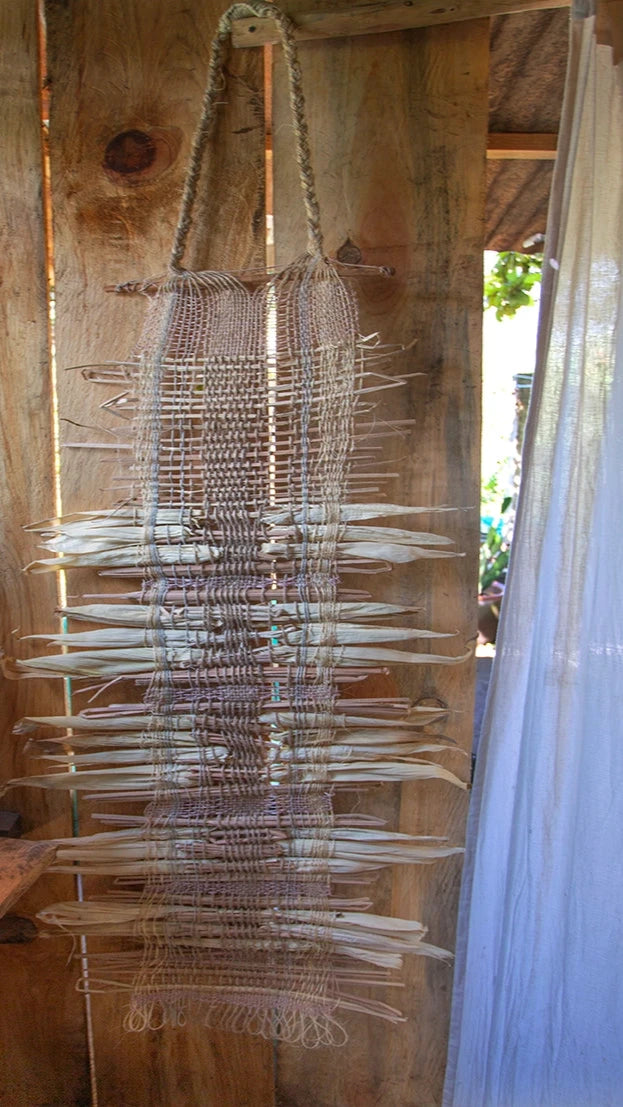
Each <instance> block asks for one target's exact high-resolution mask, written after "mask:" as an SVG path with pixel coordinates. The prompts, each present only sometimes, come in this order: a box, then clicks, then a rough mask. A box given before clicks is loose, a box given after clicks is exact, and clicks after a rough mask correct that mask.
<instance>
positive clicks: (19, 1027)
mask: <svg viewBox="0 0 623 1107" xmlns="http://www.w3.org/2000/svg"><path fill="white" fill-rule="evenodd" d="M0 43H1V44H2V49H1V53H0V67H1V70H0V71H1V75H2V76H1V82H2V88H3V90H4V97H3V159H2V175H1V176H0V227H1V228H2V230H1V232H0V233H1V234H2V286H3V287H2V296H1V298H0V334H1V336H2V408H1V416H0V418H1V420H2V443H1V448H0V638H1V641H2V645H3V648H4V649H5V650H6V649H10V648H11V642H12V641H14V642H15V651H16V652H17V651H18V650H19V652H20V653H21V654H22V656H23V655H24V653H26V652H27V649H28V643H18V642H17V641H16V639H15V637H14V635H15V632H16V631H17V634H18V635H23V634H29V633H32V632H33V631H35V630H39V631H42V630H45V629H50V630H55V629H57V627H56V626H55V623H56V620H55V618H54V607H55V603H56V585H55V581H54V579H52V578H50V579H43V578H42V577H38V578H36V579H35V580H28V579H27V578H26V577H25V576H24V574H23V572H22V567H23V565H24V564H25V563H26V562H27V561H28V560H30V540H29V538H28V537H27V536H26V535H25V534H24V531H23V529H22V528H23V527H24V526H25V525H26V524H27V523H29V522H31V521H32V520H33V519H37V518H39V519H40V518H45V517H46V516H49V515H51V514H53V513H54V454H53V446H52V416H51V396H50V364H49V350H48V314H47V290H46V258H45V241H44V223H43V209H42V158H41V113H40V106H39V73H38V61H37V12H36V5H35V4H34V3H33V2H32V0H14V2H11V3H10V4H3V5H2V6H1V7H0ZM62 705H63V694H62V688H55V689H52V688H50V687H49V685H47V686H46V682H39V681H36V682H35V681H32V682H26V683H24V684H18V683H13V682H9V681H3V686H2V695H1V696H0V720H1V722H0V726H1V732H0V780H2V781H5V780H7V779H9V778H11V777H15V776H21V775H22V774H24V773H26V772H28V761H27V759H26V758H25V757H24V756H23V753H22V743H21V741H20V740H19V739H17V738H15V737H14V736H13V734H12V728H13V725H14V724H15V722H16V721H17V719H19V718H20V716H22V715H25V714H28V712H34V711H35V710H36V708H37V707H38V708H39V709H40V711H41V712H43V713H45V712H49V713H50V714H54V713H55V712H58V711H62ZM5 804H6V805H7V806H9V807H11V808H14V809H16V810H17V811H18V812H19V813H20V815H21V824H22V829H23V832H24V834H26V835H28V836H29V837H33V836H34V837H42V838H47V837H53V836H54V835H64V834H69V833H71V819H70V805H69V799H68V797H67V796H61V795H59V794H57V793H54V792H52V793H49V794H44V793H41V792H38V791H37V790H35V789H28V788H24V789H19V790H16V791H13V792H11V794H10V796H9V797H7V800H6V801H3V806H4V805H5ZM9 829H10V827H9ZM2 842H3V843H4V844H5V845H6V848H7V850H8V849H11V850H12V851H13V853H15V851H16V850H17V851H18V852H20V853H21V854H22V855H23V854H24V853H25V852H30V853H31V854H32V853H33V851H34V852H35V853H36V852H37V851H39V850H45V848H46V847H45V846H40V845H35V844H34V843H32V842H25V841H24V842H14V843H12V844H9V843H10V839H8V838H2ZM22 860H23V857H22ZM0 866H1V867H2V869H3V872H4V877H5V882H6V881H7V880H8V881H9V882H10V874H9V873H8V870H7V866H6V865H2V863H1V862H0ZM31 871H32V870H31ZM22 876H23V874H22ZM13 877H14V878H17V884H16V883H15V880H14V881H13V896H12V897H11V898H14V894H15V893H16V892H17V891H24V885H23V883H22V884H21V887H20V878H19V877H18V874H16V873H15V871H14V872H13ZM5 891H8V889H7V888H6V883H5ZM73 894H74V893H73V882H72V881H71V880H70V879H69V878H67V877H62V878H60V877H54V878H52V877H48V876H44V877H42V878H41V879H40V881H39V882H38V883H37V884H36V885H35V886H34V887H33V888H32V889H31V890H30V891H29V892H28V893H27V894H26V895H25V896H23V895H21V896H20V898H19V911H20V913H21V914H23V915H34V914H36V912H37V910H38V909H39V908H40V907H42V906H43V905H44V904H45V903H49V902H51V901H53V900H55V899H59V898H66V897H70V896H72V895H73ZM5 904H6V906H8V905H9V903H8V900H7V901H5ZM0 978H1V979H2V1003H1V1004H0V1040H2V1042H3V1048H2V1057H1V1059H0V1101H1V1102H2V1103H3V1104H6V1105H7V1107H18V1105H20V1104H24V1103H33V1104H34V1103H53V1102H57V1103H60V1102H61V1101H63V1102H66V1103H68V1104H70V1103H71V1104H73V1103H76V1104H77V1103H79V1102H83V1101H84V1096H85V1094H88V1066H87V1049H86V1038H85V1034H84V1018H83V1004H82V1000H81V999H80V996H78V995H77V993H76V992H75V991H74V984H75V979H76V969H75V966H74V965H70V964H68V963H67V950H66V949H62V948H61V947H60V946H59V945H53V944H51V943H49V942H42V941H40V942H34V943H31V944H26V945H20V944H18V945H14V944H9V945H5V944H2V945H0ZM59 1057H62V1058H63V1063H62V1065H59V1064H58V1060H59Z"/></svg>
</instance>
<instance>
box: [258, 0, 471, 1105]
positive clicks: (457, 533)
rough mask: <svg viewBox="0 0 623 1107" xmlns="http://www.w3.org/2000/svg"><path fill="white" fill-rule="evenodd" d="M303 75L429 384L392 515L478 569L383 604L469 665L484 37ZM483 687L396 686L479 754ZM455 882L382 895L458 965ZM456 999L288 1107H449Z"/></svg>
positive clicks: (373, 316)
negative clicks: (474, 736) (442, 536)
mask: <svg viewBox="0 0 623 1107" xmlns="http://www.w3.org/2000/svg"><path fill="white" fill-rule="evenodd" d="M316 7H317V8H319V7H320V5H316ZM313 9H314V4H313V3H311V4H310V3H309V0H300V2H299V0H296V2H294V0H293V2H292V3H290V4H288V10H289V11H290V12H291V13H292V14H293V15H294V17H296V12H297V11H298V10H313ZM275 58H276V64H275V68H274V161H275V238H276V251H277V263H278V264H280V263H284V262H285V261H287V260H289V259H290V258H291V257H292V256H294V255H295V254H296V253H298V252H301V251H302V250H303V249H304V246H305V241H304V228H303V221H302V215H301V210H300V200H299V195H298V191H297V187H296V167H295V164H294V159H293V156H292V135H291V128H290V125H289V118H288V109H287V97H286V86H285V78H284V72H283V67H282V62H281V59H280V57H279V52H278V51H275ZM301 64H302V68H303V78H304V84H305V90H306V95H307V101H308V108H309V121H310V129H311V139H312V146H313V154H314V160H315V165H316V171H317V176H318V190H319V199H320V205H321V210H322V213H323V216H324V230H325V239H326V247H327V252H328V253H329V254H331V255H333V256H335V255H336V253H338V251H339V250H340V248H341V247H343V246H344V245H345V243H347V241H348V247H347V248H348V250H349V252H350V255H351V258H350V259H352V257H353V256H354V257H356V255H357V252H358V253H359V254H360V256H361V260H362V261H363V262H364V263H368V264H375V265H390V266H394V268H395V270H396V275H395V277H394V278H393V279H391V280H385V281H373V280H370V279H367V280H365V281H361V282H360V289H361V298H362V321H361V325H362V332H363V333H364V334H368V333H370V332H372V331H379V332H380V333H381V335H382V337H383V338H385V339H387V340H388V341H393V342H395V341H398V342H404V343H408V342H411V340H412V339H413V338H417V343H416V345H415V347H414V349H413V351H412V352H409V353H407V354H405V355H403V357H404V359H405V360H404V361H403V362H401V368H404V369H405V370H407V371H413V372H421V373H422V374H424V375H423V376H422V377H416V378H414V379H413V382H412V385H411V387H410V388H409V389H405V390H400V391H398V390H396V391H394V392H390V393H386V394H385V395H388V396H389V397H390V398H389V399H388V400H386V401H383V403H382V404H380V405H379V407H378V409H377V416H378V418H379V419H380V420H382V419H386V420H388V421H391V420H392V419H401V418H402V419H405V418H415V420H416V426H415V428H414V430H413V433H412V434H411V436H410V437H409V438H408V439H407V440H400V439H398V440H396V442H395V444H394V446H393V447H392V448H391V449H392V450H393V456H394V457H395V458H396V459H397V460H398V459H399V465H398V467H399V468H400V471H401V476H400V479H399V480H398V481H397V482H396V485H395V488H394V490H393V491H392V496H391V498H392V499H394V498H395V502H397V503H405V504H409V503H413V504H431V505H435V504H436V505H441V504H451V505H454V506H456V507H458V508H459V510H458V511H457V512H456V513H454V514H453V515H447V516H445V517H443V516H442V517H441V518H442V520H443V521H442V523H441V524H440V521H439V517H438V518H437V519H435V517H431V520H430V521H431V524H432V526H433V528H434V527H435V526H436V527H439V526H440V525H441V526H442V528H443V529H444V530H446V531H448V532H450V533H451V534H452V536H453V537H454V538H455V539H456V542H457V546H458V548H459V549H461V550H463V551H465V554H466V556H465V558H464V559H462V560H460V561H454V562H445V563H443V566H442V567H439V565H437V566H436V567H435V568H434V569H432V571H430V572H429V571H427V570H422V568H421V567H419V566H416V567H415V568H406V567H405V568H401V569H396V570H394V571H393V572H392V574H390V575H389V577H388V578H387V579H386V582H385V584H384V586H383V592H382V595H379V596H378V597H377V598H382V599H396V600H398V601H400V602H403V603H404V602H407V603H408V602H411V603H413V602H415V603H418V604H420V605H421V607H422V609H423V611H422V617H423V618H424V619H425V620H426V623H427V624H428V625H432V626H434V627H436V628H438V629H440V630H442V631H456V632H457V634H458V637H457V639H456V647H457V649H462V648H463V647H464V646H465V644H466V643H467V642H469V641H473V640H474V638H475V634H476V627H475V624H476V581H477V568H476V565H477V544H478V516H479V511H478V506H477V505H478V503H479V438H480V342H481V312H482V252H483V222H484V179H485V178H484V173H485V155H486V136H487V72H488V23H487V21H477V22H471V23H469V22H468V23H462V24H456V25H454V26H449V27H436V28H430V29H425V30H419V31H406V32H402V33H396V34H393V33H392V34H385V35H378V36H373V35H369V36H364V37H361V38H350V39H340V40H333V41H325V42H321V43H314V44H301ZM353 247H354V248H355V254H354V255H353ZM350 259H349V260H350ZM388 456H390V455H389V454H388ZM391 468H392V469H395V468H396V465H395V464H392V466H391ZM405 525H408V522H406V523H405ZM354 579H356V578H354ZM377 580H378V578H377ZM361 584H362V586H364V587H365V583H364V582H363V581H362V582H361ZM473 678H474V674H473V665H472V664H470V663H468V664H466V665H465V666H462V667H460V668H454V669H446V670H440V671H433V670H430V671H429V672H428V673H427V674H426V676H424V677H422V674H421V672H419V673H416V674H413V675H409V674H403V673H401V674H399V677H398V679H399V686H400V688H401V689H402V691H403V693H404V692H406V693H408V694H409V695H411V696H412V697H413V699H414V700H416V701H418V700H420V701H422V700H433V701H440V702H442V703H443V704H446V705H447V706H448V709H449V712H450V714H449V719H448V722H447V723H446V724H444V729H445V730H446V732H447V733H450V734H451V735H452V736H453V737H455V738H456V739H458V740H459V742H460V743H461V745H462V746H463V748H464V749H467V748H468V746H469V743H470V740H471V716H472V708H473ZM447 763H448V764H450V762H447ZM468 764H469V762H468V759H467V758H465V756H464V755H461V754H460V753H457V754H455V755H453V760H452V763H451V767H452V768H453V769H454V770H455V771H457V772H459V773H461V774H462V775H464V776H467V774H468ZM365 803H366V808H367V807H368V800H367V799H366V801H365ZM374 810H375V813H376V814H381V815H384V816H385V817H386V818H387V819H388V820H389V821H390V822H391V824H392V825H394V826H395V825H399V827H400V829H401V830H404V831H411V832H415V833H429V834H447V835H448V836H449V838H450V840H451V841H453V842H457V841H462V839H463V834H464V820H465V814H466V803H465V798H464V797H463V796H462V795H457V793H456V791H453V790H452V789H451V788H450V787H449V786H448V785H446V784H444V783H440V782H431V783H425V784H416V785H405V786H404V787H403V788H402V789H392V788H388V789H384V790H383V791H382V792H379V793H378V798H377V800H376V801H375V807H374ZM459 879H460V866H459V864H458V863H457V862H456V861H455V860H447V861H444V862H440V863H439V864H437V865H436V866H432V867H422V868H420V869H419V870H417V869H413V868H408V867H406V866H405V867H403V868H399V867H398V868H396V871H395V873H394V879H393V884H391V882H390V881H389V880H387V879H385V880H383V881H382V882H381V884H380V888H379V901H378V902H379V905H380V907H381V908H385V909H387V908H390V909H391V908H393V912H394V913H395V914H396V915H399V916H403V917H406V918H410V917H415V918H418V919H420V920H422V921H424V922H425V923H426V924H427V925H428V926H429V933H430V939H431V941H433V942H436V943H438V944H440V945H445V946H446V947H447V948H452V947H453V941H454V927H455V918H456V910H457V898H458V887H459ZM451 984H452V970H451V968H450V967H449V966H447V965H444V964H441V963H438V962H427V961H426V960H425V959H423V958H420V959H418V958H416V959H414V961H413V962H412V963H411V964H410V966H409V967H408V970H407V974H406V988H405V990H404V991H403V992H400V993H391V994H389V995H388V1000H389V1001H390V1002H395V1001H398V1004H399V1005H400V1006H402V1008H403V1009H404V1012H405V1014H406V1015H407V1016H408V1021H407V1022H405V1023H404V1024H403V1025H401V1026H398V1027H394V1026H387V1027H386V1026H385V1025H384V1024H378V1023H374V1024H372V1023H371V1021H369V1020H364V1019H358V1020H357V1021H355V1020H354V1019H353V1022H352V1025H351V1041H350V1043H349V1044H348V1045H347V1046H346V1047H345V1048H344V1049H342V1050H338V1051H330V1050H318V1051H316V1052H314V1054H313V1055H305V1054H303V1052H302V1051H301V1050H297V1049H295V1048H293V1047H286V1046H282V1047H279V1049H278V1051H277V1101H278V1102H283V1103H287V1104H288V1107H303V1105H310V1107H311V1105H312V1104H313V1107H351V1105H352V1107H368V1105H370V1107H371V1105H372V1104H381V1103H383V1104H392V1107H407V1105H408V1107H433V1105H434V1104H437V1103H439V1102H440V1098H441V1090H442V1084H443V1071H444V1064H445V1050H446V1039H447V1025H448V1015H449V1000H450V990H451Z"/></svg>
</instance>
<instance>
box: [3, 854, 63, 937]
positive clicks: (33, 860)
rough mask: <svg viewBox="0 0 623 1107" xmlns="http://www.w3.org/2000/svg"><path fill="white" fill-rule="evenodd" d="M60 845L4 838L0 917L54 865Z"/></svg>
mask: <svg viewBox="0 0 623 1107" xmlns="http://www.w3.org/2000/svg"><path fill="white" fill-rule="evenodd" d="M55 854H56V846H54V845H51V844H50V842H27V841H24V839H22V838H3V839H1V840H0V918H2V916H3V915H5V914H6V912H7V911H8V910H9V908H10V907H12V906H13V904H14V903H16V902H17V900H18V899H19V898H20V896H22V895H23V894H24V892H26V891H28V889H29V888H30V886H31V884H34V882H35V880H36V879H37V877H38V876H40V875H41V873H42V872H44V870H45V869H47V868H48V866H49V865H51V864H52V861H53V860H54V856H55Z"/></svg>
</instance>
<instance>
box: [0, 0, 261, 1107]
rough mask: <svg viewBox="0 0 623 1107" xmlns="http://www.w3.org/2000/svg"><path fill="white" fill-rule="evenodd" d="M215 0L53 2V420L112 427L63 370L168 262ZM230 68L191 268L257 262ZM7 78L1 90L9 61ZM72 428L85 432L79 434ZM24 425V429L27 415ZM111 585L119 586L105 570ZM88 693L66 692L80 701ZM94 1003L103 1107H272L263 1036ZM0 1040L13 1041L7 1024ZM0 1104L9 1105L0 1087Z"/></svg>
mask: <svg viewBox="0 0 623 1107" xmlns="http://www.w3.org/2000/svg"><path fill="white" fill-rule="evenodd" d="M24 2H26V0H24ZM28 3H32V0H28ZM5 7H6V9H7V10H9V9H10V8H11V5H5ZM222 8H223V0H150V2H149V3H145V0H67V2H66V3H63V4H57V3H51V4H49V5H48V41H49V57H50V75H51V78H52V89H53V93H52V104H51V115H50V155H51V163H52V164H51V169H52V187H53V192H54V198H55V204H54V208H55V254H56V277H57V280H56V294H57V300H56V312H57V314H56V342H57V347H56V348H57V358H58V365H59V411H60V416H61V419H71V420H73V421H74V423H77V424H79V425H80V426H93V425H97V426H99V427H101V426H102V425H106V426H109V427H110V428H111V429H112V430H113V431H115V432H116V430H117V426H118V425H119V420H117V421H116V423H117V426H115V420H114V419H111V418H110V417H107V416H106V415H105V414H104V413H102V411H101V410H100V409H99V408H98V403H99V402H101V401H102V400H105V399H109V398H110V396H111V395H113V394H114V393H113V392H112V391H111V389H110V387H107V386H105V385H104V386H99V387H98V386H96V385H89V384H87V383H86V382H85V381H83V380H82V379H81V377H80V375H79V373H76V372H66V371H65V368H66V367H67V366H71V365H76V364H78V363H84V362H98V361H103V360H107V359H109V358H115V357H121V358H125V357H127V355H128V353H129V352H130V351H131V350H132V349H133V348H134V346H135V344H136V342H137V340H138V338H139V335H140V331H141V327H142V323H143V315H144V311H145V302H144V298H143V297H142V296H128V297H123V296H114V295H110V294H109V293H107V292H106V291H105V288H106V286H107V285H109V284H118V283H119V282H121V281H124V280H128V279H131V278H134V277H146V276H149V275H151V274H157V273H162V272H163V271H164V270H165V269H166V265H167V261H168V257H169V252H170V248H171V243H172V240H173V232H174V228H175V224H176V220H177V215H178V207H179V202H180V195H181V190H182V183H183V180H184V174H185V172H186V166H187V163H188V154H189V148H190V141H191V138H192V134H193V131H194V129H195V126H196V123H197V120H198V117H199V112H200V106H201V100H202V96H203V91H204V84H205V80H206V74H207V71H208V59H209V49H210V42H211V39H212V36H213V34H214V31H215V29H216V24H217V21H218V18H219V16H220V14H221V11H222ZM0 10H2V6H1V5H0ZM9 61H10V56H8V57H7V63H8V62H9ZM227 78H228V79H227V88H226V89H225V88H224V89H223V91H222V95H220V96H219V99H220V101H221V108H220V115H219V122H218V125H217V137H216V139H215V142H214V144H213V145H212V146H211V151H210V152H211V155H212V156H211V157H209V158H208V159H207V160H208V163H209V172H207V173H204V174H202V177H201V181H200V189H199V195H198V203H197V208H196V218H195V219H194V222H193V228H192V230H191V237H190V242H189V250H188V253H187V256H186V257H185V258H184V264H185V265H186V264H187V265H189V266H190V267H198V268H201V267H206V268H208V267H210V266H211V267H213V268H218V267H227V266H231V267H232V268H244V267H245V266H249V267H256V266H258V265H261V264H262V263H263V261H264V250H265V230H264V228H265V221H264V204H263V196H264V117H263V105H262V88H263V52H262V51H260V50H257V51H246V52H244V51H243V52H239V53H238V54H236V55H235V56H234V57H233V58H230V59H229V60H228V63H227ZM5 87H7V88H8V87H10V74H8V73H7V77H6V81H5ZM137 132H138V133H139V139H140V137H141V134H145V135H146V136H147V137H148V138H149V140H150V144H151V145H152V146H153V150H154V155H155V156H154V158H153V161H152V162H151V164H148V165H147V166H146V167H145V168H144V169H142V168H140V166H139V167H137V166H135V165H134V164H133V158H134V153H135V149H133V141H134V139H133V136H135V135H136V134H137ZM139 152H140V147H139ZM141 301H143V302H141ZM22 371H23V370H22ZM98 393H99V394H98ZM83 433H84V437H85V438H88V436H89V432H88V431H86V432H83ZM24 434H25V435H26V434H28V435H30V434H31V432H30V430H29V428H28V425H27V423H25V425H24ZM73 434H74V431H73V430H72V436H73ZM77 436H78V435H77V432H76V437H77ZM31 446H32V443H31V440H30V438H29V439H28V441H27V444H26V445H24V447H23V455H22V456H29V449H30V448H31ZM107 468H108V466H107V465H106V464H100V457H99V456H95V457H94V451H86V450H81V449H72V450H68V449H64V450H63V451H62V458H61V482H62V495H63V507H64V510H65V511H66V512H72V511H80V510H84V509H89V508H93V507H98V506H99V505H101V504H103V505H104V506H105V505H106V502H108V503H110V502H113V501H114V499H115V498H116V496H117V495H118V493H116V492H114V491H108V492H107V491H105V490H104V491H103V490H102V486H105V485H109V484H111V481H110V480H108V479H107V478H106V469H107ZM42 517H44V516H42V515H41V514H40V515H39V516H38V518H42ZM35 579H37V580H38V579H40V578H35ZM68 587H69V590H70V593H71V594H72V595H79V594H80V593H81V592H90V593H93V592H98V591H100V590H101V589H102V587H103V582H102V580H101V579H98V578H97V576H96V574H95V573H93V574H91V573H89V571H88V570H72V572H71V573H70V574H69V585H68ZM112 590H113V591H116V590H117V587H116V586H115V583H114V581H113V582H112ZM13 620H14V621H13V622H12V623H10V624H9V626H10V627H14V626H17V625H19V623H18V620H17V618H16V616H15V615H14V616H13ZM24 683H25V684H30V683H31V682H30V681H25V682H24ZM32 683H34V682H32ZM121 695H123V688H121V689H119V687H118V686H117V688H116V689H115V691H114V696H115V698H118V697H120V696H121ZM130 695H132V690H131V689H130ZM85 700H86V697H82V698H81V699H77V700H76V706H77V707H82V706H83V705H84V704H85ZM33 713H34V712H33ZM97 827H98V824H94V823H90V822H89V804H88V801H85V802H84V803H82V802H81V804H80V831H81V833H89V832H90V831H91V830H95V829H97ZM96 881H97V878H95V877H90V878H89V877H87V878H86V880H85V893H86V895H93V894H96V893H97V891H98V887H97V884H96ZM42 944H44V943H42ZM52 944H54V945H55V946H59V947H60V948H61V949H62V953H63V955H64V957H65V959H66V958H67V954H68V947H67V944H66V943H64V942H62V940H61V941H59V940H57V941H55V942H54V943H51V942H48V943H45V945H52ZM7 948H11V947H7ZM16 948H19V947H16ZM24 948H25V950H28V949H29V947H28V946H26V947H24ZM90 948H91V947H90ZM93 975H95V976H96V975H97V967H96V966H95V965H94V968H93ZM96 993H97V989H96ZM52 998H54V999H55V996H53V997H52ZM91 1002H92V1012H93V1044H94V1070H95V1077H96V1082H97V1089H98V1095H99V1103H100V1107H118V1105H121V1104H124V1105H126V1107H148V1105H150V1104H156V1103H158V1104H170V1105H172V1107H173V1105H174V1107H194V1105H195V1104H206V1105H208V1104H210V1105H216V1104H218V1107H240V1105H241V1104H244V1103H247V1104H251V1103H252V1104H253V1105H254V1107H273V1104H274V1094H273V1076H272V1053H273V1050H272V1044H271V1043H270V1042H267V1041H264V1040H263V1039H260V1038H254V1039H251V1038H247V1037H245V1036H244V1035H242V1034H227V1033H226V1032H225V1031H222V1030H218V1029H211V1028H209V1027H206V1026H203V1025H201V1024H199V1025H193V1026H188V1027H186V1028H185V1029H184V1030H182V1029H178V1028H175V1027H167V1028H165V1029H163V1030H160V1031H146V1032H145V1033H144V1034H126V1033H125V1032H124V1031H123V1028H122V1024H123V1016H124V1013H125V1008H126V1005H127V999H126V997H125V996H124V995H123V994H121V995H119V994H113V995H102V994H93V996H92V1000H91ZM5 1007H7V1009H8V1008H9V1005H8V1004H5ZM52 1017H53V1016H51V1015H48V1018H52ZM4 1040H6V1041H7V1042H8V1041H10V1033H9V1032H8V1031H7V1032H5V1038H4ZM59 1055H61V1051H59ZM33 1057H36V1052H35V1050H34V1049H33ZM49 1064H50V1065H51V1064H52V1062H49ZM35 1067H36V1066H35ZM0 1068H1V1066H0ZM0 1102H2V1104H3V1107H4V1101H3V1100H2V1096H1V1095H0ZM19 1102H20V1103H29V1104H31V1103H32V1104H35V1103H37V1104H42V1103H52V1102H55V1103H59V1104H60V1103H63V1104H67V1107H74V1100H73V1099H71V1100H70V1099H69V1098H68V1099H65V1098H64V1097H63V1095H62V1091H60V1092H58V1093H57V1095H56V1097H55V1098H54V1099H53V1097H52V1096H48V1097H47V1098H44V1097H43V1096H42V1097H41V1098H35V1097H32V1098H28V1097H27V1096H25V1097H24V1098H23V1099H22V1100H20V1101H19ZM10 1107H17V1102H15V1103H11V1105H10Z"/></svg>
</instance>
